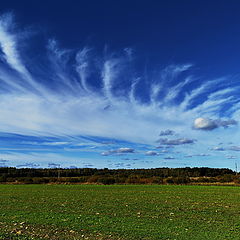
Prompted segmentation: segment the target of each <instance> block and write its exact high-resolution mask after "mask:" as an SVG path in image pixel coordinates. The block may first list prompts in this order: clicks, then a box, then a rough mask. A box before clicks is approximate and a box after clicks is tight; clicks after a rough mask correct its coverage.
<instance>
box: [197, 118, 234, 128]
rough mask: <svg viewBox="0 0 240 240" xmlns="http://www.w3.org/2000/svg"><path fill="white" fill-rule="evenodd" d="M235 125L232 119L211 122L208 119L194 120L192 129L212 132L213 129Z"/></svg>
mask: <svg viewBox="0 0 240 240" xmlns="http://www.w3.org/2000/svg"><path fill="white" fill-rule="evenodd" d="M236 124H237V122H236V121H235V120H233V119H228V120H221V119H216V120H212V119H209V118H196V119H195V121H194V129H198V130H207V131H210V130H213V129H215V128H219V127H224V128H227V127H229V126H230V125H236Z"/></svg>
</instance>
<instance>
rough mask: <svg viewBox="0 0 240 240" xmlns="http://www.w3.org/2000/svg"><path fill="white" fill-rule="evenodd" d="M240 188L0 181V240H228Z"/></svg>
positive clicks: (234, 234)
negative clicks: (10, 182) (7, 182)
mask: <svg viewBox="0 0 240 240" xmlns="http://www.w3.org/2000/svg"><path fill="white" fill-rule="evenodd" d="M239 200H240V188H239V187H230V186H228V187H224V186H157V185H151V186H150V185H141V186H140V185H111V186H103V185H0V239H4V240H6V239H20V240H21V239H25V240H28V239H34V240H37V239H51V240H55V239H59V240H61V239H62V240H65V239H68V240H71V239H89V240H91V239H104V240H105V239H108V240H110V239H111V240H115V239H119V240H122V239H124V240H134V239H136V240H147V239H149V240H150V239H163V240H167V239H169V240H170V239H171V240H174V239H176V240H186V239H191V240H195V239H196V240H201V239H204V240H206V239H210V240H215V239H216V240H221V239H222V240H229V239H236V240H237V239H238V240H239V235H240V201H239Z"/></svg>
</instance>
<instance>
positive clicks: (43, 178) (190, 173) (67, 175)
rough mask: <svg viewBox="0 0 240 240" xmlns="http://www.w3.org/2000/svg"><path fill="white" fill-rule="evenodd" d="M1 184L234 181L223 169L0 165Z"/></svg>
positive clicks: (226, 170)
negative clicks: (12, 166)
mask: <svg viewBox="0 0 240 240" xmlns="http://www.w3.org/2000/svg"><path fill="white" fill-rule="evenodd" d="M0 182H2V183H5V182H7V183H98V184H188V183H214V182H220V183H223V182H235V183H240V178H239V177H238V176H236V173H235V172H234V171H232V170H230V169H227V168H221V169H220V168H206V167H202V168H189V167H186V168H152V169H108V168H104V169H97V168H75V169H65V168H37V169H36V168H20V169H17V168H8V167H6V168H5V167H2V168H0Z"/></svg>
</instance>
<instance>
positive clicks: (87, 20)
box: [0, 0, 240, 168]
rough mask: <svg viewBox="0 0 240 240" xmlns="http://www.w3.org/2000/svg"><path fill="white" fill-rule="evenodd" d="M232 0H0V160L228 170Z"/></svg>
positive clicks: (233, 151) (234, 125) (233, 105)
mask: <svg viewBox="0 0 240 240" xmlns="http://www.w3.org/2000/svg"><path fill="white" fill-rule="evenodd" d="M239 10H240V3H239V2H238V1H233V0H232V1H187V0H182V1H176V0H175V1H173V0H172V1H134V0H132V1H73V0H72V1H61V2H59V1H54V0H53V1H50V3H49V2H47V1H41V2H40V1H39V2H34V3H33V1H26V0H25V1H24V0H23V1H2V2H1V4H0V14H1V16H0V165H1V166H16V167H53V166H61V167H97V168H103V167H108V168H153V167H186V166H189V167H194V166H197V167H200V166H208V167H228V168H234V167H235V162H237V163H240V162H239V157H240V142H239V140H240V137H239V133H240V129H239V118H240V96H239V88H240V84H239V83H240V80H239V77H240V76H239V73H240V71H239V62H240V61H239V60H240V59H239V58H240V55H239V52H240V45H239V40H240V25H239V22H240V15H239Z"/></svg>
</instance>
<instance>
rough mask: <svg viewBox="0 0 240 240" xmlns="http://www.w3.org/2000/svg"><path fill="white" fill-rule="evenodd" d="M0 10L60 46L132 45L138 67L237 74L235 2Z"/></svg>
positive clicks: (53, 4) (239, 19)
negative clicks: (186, 66)
mask: <svg viewBox="0 0 240 240" xmlns="http://www.w3.org/2000/svg"><path fill="white" fill-rule="evenodd" d="M0 11H1V12H2V13H4V12H6V11H13V12H14V13H15V14H16V15H17V21H18V22H21V23H22V24H25V25H26V26H29V25H30V26H33V25H34V26H35V27H36V26H38V27H39V29H41V30H42V31H43V32H45V34H46V35H47V36H48V37H49V35H50V36H52V37H56V38H57V39H61V44H62V47H67V48H74V47H75V48H77V47H79V45H80V44H82V45H86V44H87V45H90V46H94V47H95V48H98V49H99V50H100V51H102V49H103V47H104V46H106V45H107V46H108V47H109V48H111V49H113V50H118V49H122V48H125V47H132V48H133V49H136V51H137V52H138V55H140V56H141V57H140V58H139V59H140V60H139V64H140V66H141V67H142V66H143V65H151V66H153V65H155V66H159V67H161V66H162V65H168V64H172V63H176V62H177V63H179V62H184V63H186V62H191V63H195V64H196V65H197V66H198V68H200V69H201V72H202V74H203V75H204V76H210V77H211V76H216V75H219V76H220V75H226V74H237V73H238V69H239V62H240V61H239V60H240V56H239V55H240V54H239V53H240V45H239V42H240V26H239V23H240V14H239V13H240V2H239V1H236V0H230V1H226V0H218V1H217V0H214V1H206V0H203V1H199V0H196V1H192V0H182V1H176V0H175V1H174V0H170V1H155V0H151V1H146V0H141V1H135V0H131V1H110V0H102V1H96V0H95V1H93V0H88V1H84V0H80V1H74V0H68V1H65V0H62V1H55V0H52V1H46V0H43V1H27V0H23V1H12V0H9V1H1V4H0ZM43 26H44V29H43ZM38 40H39V39H38Z"/></svg>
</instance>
